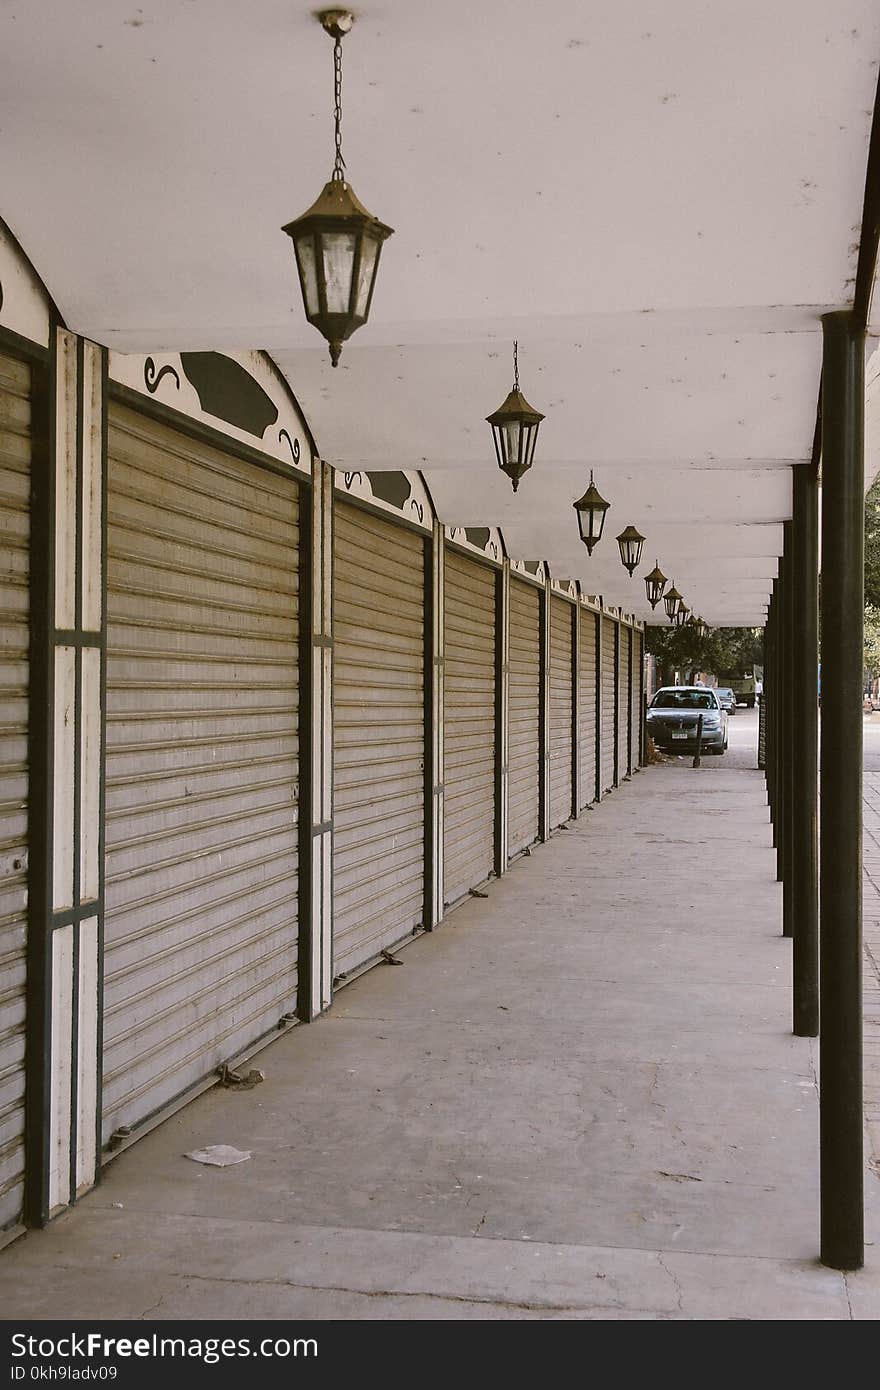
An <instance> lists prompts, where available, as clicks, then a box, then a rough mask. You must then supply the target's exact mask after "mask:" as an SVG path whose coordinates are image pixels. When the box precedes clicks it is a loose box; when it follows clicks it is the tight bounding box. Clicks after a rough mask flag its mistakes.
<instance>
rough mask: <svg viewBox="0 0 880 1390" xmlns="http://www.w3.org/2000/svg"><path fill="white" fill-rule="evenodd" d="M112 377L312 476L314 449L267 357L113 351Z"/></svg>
mask: <svg viewBox="0 0 880 1390" xmlns="http://www.w3.org/2000/svg"><path fill="white" fill-rule="evenodd" d="M109 372H110V377H111V379H112V380H113V381H115V382H118V383H119V384H120V385H121V386H124V387H126V388H127V390H129V391H136V392H139V393H140V394H142V395H145V396H156V393H157V391H160V387H161V384H162V382H163V381H164V380H165V379H166V377H167V378H169V379H170V381H171V382H172V383H173V386H172V387H171V388H170V389H169V390H168V391H164V392H160V394H159V396H158V397H157V399H159V400H163V401H164V403H165V404H167V405H168V406H171V407H173V409H174V410H175V411H178V412H180V413H181V414H183V415H188V416H189V417H190V419H192V420H196V421H198V422H199V423H200V424H204V425H206V426H208V427H209V428H210V429H212V430H214V431H219V432H220V433H221V434H225V435H228V436H229V437H230V438H232V439H235V440H237V441H238V442H239V443H241V444H245V445H247V446H248V447H249V448H254V447H256V448H257V449H259V450H260V452H262V453H264V454H268V455H269V456H270V457H271V458H273V459H276V460H277V461H278V462H279V463H282V464H284V465H285V467H287V468H296V469H297V470H298V471H299V472H302V473H306V474H310V473H311V468H312V453H313V444H312V439H311V436H310V434H309V430H308V426H307V424H306V422H305V420H304V418H303V416H302V412H301V411H300V409H299V406H298V405H297V403H296V401H295V400H294V398H293V396H292V395H291V394H290V391H289V388H288V385H287V382H286V381H285V380H284V378H283V377H282V376H281V374H280V373H279V371H278V369H277V368H276V366H275V364H274V363H273V362H272V360H271V358H269V357H268V356H267V355H266V353H264V352H241V353H230V354H227V353H222V352H181V353H176V352H167V353H162V355H161V357H159V358H158V360H157V359H156V358H155V357H143V356H141V355H140V354H139V353H122V352H115V351H111V353H110V362H109Z"/></svg>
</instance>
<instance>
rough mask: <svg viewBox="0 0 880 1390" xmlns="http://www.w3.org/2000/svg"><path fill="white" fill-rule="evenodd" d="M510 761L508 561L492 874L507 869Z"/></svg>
mask: <svg viewBox="0 0 880 1390" xmlns="http://www.w3.org/2000/svg"><path fill="white" fill-rule="evenodd" d="M509 762H510V561H509V560H508V559H507V557H506V556H505V557H504V560H503V562H502V566H501V569H500V570H499V571H498V572H497V574H496V576H495V874H496V876H497V877H498V878H500V877H501V875H502V874H503V873H504V872H505V870H506V869H507V858H508V855H507V815H508V783H509Z"/></svg>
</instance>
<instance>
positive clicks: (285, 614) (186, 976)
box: [104, 405, 299, 1136]
mask: <svg viewBox="0 0 880 1390" xmlns="http://www.w3.org/2000/svg"><path fill="white" fill-rule="evenodd" d="M108 514H109V536H108V595H107V602H108V630H107V646H108V653H107V787H106V794H107V819H106V847H107V858H106V920H105V952H104V967H105V974H104V979H105V1012H104V1132H105V1136H106V1135H109V1134H111V1133H112V1132H113V1131H114V1130H115V1129H117V1128H118V1127H119V1126H120V1125H132V1124H136V1123H137V1122H138V1121H140V1120H142V1119H144V1118H145V1117H147V1116H148V1115H150V1114H151V1113H152V1112H153V1111H155V1110H156V1109H158V1108H160V1107H161V1106H163V1105H165V1104H167V1103H168V1102H169V1101H170V1100H172V1099H174V1098H176V1097H177V1096H178V1095H180V1094H182V1093H183V1092H185V1091H186V1090H188V1089H189V1088H190V1087H192V1086H193V1085H194V1084H195V1083H197V1082H199V1081H200V1080H202V1079H203V1078H205V1077H207V1076H209V1075H210V1074H211V1073H212V1071H213V1070H214V1069H215V1068H216V1067H217V1066H218V1065H219V1064H221V1063H222V1062H224V1061H226V1060H228V1059H229V1058H230V1057H233V1056H235V1054H236V1053H238V1052H241V1051H243V1050H244V1049H245V1048H246V1047H247V1046H249V1045H250V1044H252V1043H253V1042H255V1041H256V1040H257V1039H258V1038H260V1037H262V1036H263V1035H265V1034H267V1033H268V1032H270V1031H271V1030H272V1029H273V1028H274V1027H276V1026H277V1024H278V1021H279V1019H280V1017H281V1015H283V1014H289V1013H291V1012H292V1011H293V1010H294V1009H295V1007H296V984H297V931H298V928H297V800H298V775H299V770H298V740H297V732H298V729H297V720H298V704H299V700H298V679H297V676H298V663H297V655H298V653H297V643H298V551H299V531H298V496H297V485H296V483H295V481H294V480H293V479H288V478H285V477H281V476H277V475H275V474H273V473H270V472H268V471H263V470H261V469H259V468H257V467H255V466H253V465H252V464H247V463H243V462H241V461H239V460H238V459H236V458H234V457H232V456H230V455H227V454H225V453H223V452H222V451H221V450H218V449H215V448H212V447H211V446H209V445H206V444H202V443H196V442H194V441H192V440H190V439H189V438H187V437H186V436H184V435H182V434H180V433H178V432H177V431H176V430H173V429H171V428H170V427H169V426H167V425H164V424H160V423H157V422H155V421H153V420H150V419H148V418H146V417H144V416H142V415H140V414H138V413H137V412H134V411H131V410H128V409H126V408H124V407H121V406H117V405H112V406H111V409H110V437H109V460H108Z"/></svg>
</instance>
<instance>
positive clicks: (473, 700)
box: [443, 548, 495, 904]
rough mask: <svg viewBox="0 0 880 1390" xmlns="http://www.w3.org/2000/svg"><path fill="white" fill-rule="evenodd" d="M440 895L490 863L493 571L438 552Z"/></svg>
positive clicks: (459, 888)
mask: <svg viewBox="0 0 880 1390" xmlns="http://www.w3.org/2000/svg"><path fill="white" fill-rule="evenodd" d="M445 601H446V650H445V658H444V673H445V674H444V692H445V709H446V727H445V731H444V736H445V762H444V776H443V781H444V813H443V814H444V838H443V845H444V864H445V884H444V893H443V896H444V901H445V902H446V903H447V904H449V903H454V902H456V901H457V900H458V899H459V898H461V897H463V895H464V894H465V893H466V892H467V891H468V889H469V888H474V887H476V885H477V884H478V883H482V882H483V881H484V880H485V879H487V878H488V877H489V875H490V873H491V872H492V870H493V868H494V862H495V571H494V570H492V569H490V568H489V566H488V565H481V564H479V563H478V562H477V561H475V560H471V559H468V557H467V556H464V555H459V554H458V553H457V552H456V551H454V550H451V549H448V548H447V551H446V595H445Z"/></svg>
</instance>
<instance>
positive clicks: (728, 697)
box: [715, 685, 736, 714]
mask: <svg viewBox="0 0 880 1390" xmlns="http://www.w3.org/2000/svg"><path fill="white" fill-rule="evenodd" d="M715 694H716V695H717V696H718V703H719V704H720V706H721V708H722V709H726V710H727V713H728V714H736V695H735V694H734V692H733V691H732V690H731V688H730V686H729V685H719V686H716V688H715Z"/></svg>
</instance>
